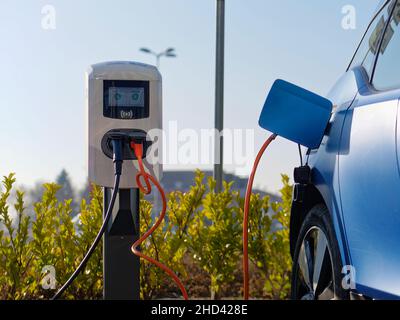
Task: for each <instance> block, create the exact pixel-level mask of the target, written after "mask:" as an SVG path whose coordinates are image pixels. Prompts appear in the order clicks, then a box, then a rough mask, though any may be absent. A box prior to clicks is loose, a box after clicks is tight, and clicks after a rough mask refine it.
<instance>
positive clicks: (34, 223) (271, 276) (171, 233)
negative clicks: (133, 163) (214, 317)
mask: <svg viewBox="0 0 400 320" xmlns="http://www.w3.org/2000/svg"><path fill="white" fill-rule="evenodd" d="M283 183H284V187H283V188H282V190H281V195H282V201H281V202H278V203H270V200H269V199H268V197H265V198H261V197H260V196H259V195H253V196H252V199H251V208H252V210H251V217H250V226H249V227H250V231H251V237H250V242H249V244H250V248H249V249H250V250H249V253H250V259H251V261H252V262H253V269H252V270H254V268H256V269H257V271H256V272H253V275H252V278H253V281H257V282H259V281H262V282H263V283H264V285H263V291H262V292H261V294H259V293H258V292H253V294H255V296H257V297H259V298H287V296H288V293H289V279H290V254H289V240H288V239H289V236H288V223H289V211H290V204H291V186H290V185H289V179H288V178H287V176H283ZM14 184H15V177H14V174H11V175H9V176H7V177H4V178H3V181H2V188H1V190H2V192H1V193H0V299H48V298H50V297H51V296H52V295H53V294H54V293H55V290H56V289H57V288H58V287H59V286H60V285H61V284H62V283H63V282H64V281H66V280H67V278H68V277H69V276H70V274H71V273H72V272H73V271H74V270H75V268H76V267H77V266H78V264H79V263H80V261H81V259H82V258H83V256H84V254H85V253H86V251H87V250H88V248H89V246H90V245H91V242H92V241H93V239H94V238H95V235H96V234H97V232H98V229H99V228H100V225H101V222H102V210H103V208H102V206H103V194H102V189H101V188H100V187H97V186H93V187H92V190H91V195H90V200H88V201H87V202H86V201H85V200H83V201H82V203H81V204H80V213H81V214H80V216H79V221H78V223H77V225H75V224H74V222H73V219H72V216H73V214H72V208H71V200H64V201H62V202H60V201H58V200H57V192H58V191H59V189H60V187H59V186H57V185H56V184H45V185H44V186H43V188H44V193H43V196H42V198H41V199H40V201H38V202H36V203H35V204H34V206H33V209H32V210H33V212H27V211H28V210H27V209H26V208H25V204H24V194H23V193H22V192H21V191H18V190H16V191H15V192H14V191H13V186H14ZM214 186H215V182H214V181H213V180H212V179H208V181H207V184H206V185H205V184H204V174H203V173H201V172H200V171H198V172H197V173H196V177H195V181H194V184H193V186H191V188H190V189H189V191H188V192H186V193H182V192H179V191H175V192H172V193H171V194H169V196H168V211H167V219H166V220H165V221H164V222H163V224H162V225H161V227H160V228H159V229H158V230H157V231H156V232H155V233H154V234H153V236H152V237H150V238H149V239H148V241H146V242H145V243H143V245H142V246H141V248H142V251H143V252H144V253H145V254H147V255H150V256H152V257H154V258H156V259H158V260H160V261H161V262H163V263H165V264H166V265H168V266H169V267H170V268H172V269H173V270H174V271H175V272H177V274H178V275H179V276H180V277H182V278H183V279H186V282H189V283H190V286H191V287H196V286H197V288H198V287H200V286H203V285H204V286H206V288H205V289H206V290H209V292H210V293H211V294H212V297H213V298H219V297H221V292H223V291H221V287H222V285H223V284H224V286H226V284H228V285H231V286H233V287H235V288H236V287H237V288H240V282H241V278H240V276H238V275H240V268H241V264H240V259H241V256H242V241H241V225H242V220H243V209H242V208H243V199H241V198H240V196H239V194H238V192H236V191H232V189H233V188H234V186H233V185H232V184H227V183H225V184H224V190H223V191H222V192H221V193H215V192H214V191H213V190H214ZM14 194H15V196H14ZM11 195H13V196H11ZM11 198H12V199H13V200H11ZM140 201H141V212H140V225H141V232H142V233H144V232H145V231H146V230H148V228H149V227H150V226H151V225H152V224H153V223H154V220H153V219H154V215H153V214H152V211H153V207H152V204H151V203H150V202H148V201H147V200H145V199H143V198H142V199H141V200H140ZM10 202H14V203H13V205H11V204H10ZM270 208H272V211H273V215H272V216H271V215H267V213H268V211H269V209H270ZM155 214H157V213H155ZM30 217H32V218H30ZM274 221H275V222H274ZM276 223H278V224H279V226H280V228H278V229H277V230H274V229H273V228H272V226H273V225H276ZM49 266H50V269H51V268H52V267H53V268H54V271H55V272H56V279H57V283H53V282H52V281H51V280H52V278H51V277H50V276H51V275H52V274H51V270H50V269H48V267H49ZM140 270H141V275H140V276H141V298H142V299H153V298H160V297H166V296H170V297H177V296H179V294H180V293H179V290H178V289H177V288H176V286H175V284H174V283H172V281H171V280H170V279H169V278H168V277H167V276H166V275H165V274H164V273H163V272H162V271H161V270H159V269H158V268H156V267H154V266H152V265H150V264H148V263H147V262H142V263H141V269H140ZM193 270H197V271H193ZM199 270H202V271H201V272H198V271H199ZM49 272H50V273H49ZM190 272H196V274H190ZM203 275H204V276H203ZM257 275H261V277H258V278H257V280H255V279H256V278H255V277H256V276H257ZM194 282H196V283H194ZM52 285H55V288H52ZM102 286H103V281H102V248H101V245H100V246H99V247H98V248H97V249H96V251H95V253H94V254H93V256H92V258H91V259H90V261H89V262H88V264H87V266H86V268H85V272H84V273H83V274H81V275H79V276H78V278H77V279H76V280H75V282H74V283H73V285H72V286H71V287H70V288H69V289H68V290H67V291H66V293H65V294H64V298H67V299H101V297H102ZM44 287H45V288H44ZM203 291H204V290H203ZM236 291H237V293H236V295H235V296H236V297H240V295H241V293H240V292H239V290H236ZM189 294H190V292H189Z"/></svg>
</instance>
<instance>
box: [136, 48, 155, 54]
mask: <svg viewBox="0 0 400 320" xmlns="http://www.w3.org/2000/svg"><path fill="white" fill-rule="evenodd" d="M139 50H140V51H142V52H144V53H152V51H151V50H150V49H147V48H140V49H139Z"/></svg>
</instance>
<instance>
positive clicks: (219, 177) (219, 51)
mask: <svg viewBox="0 0 400 320" xmlns="http://www.w3.org/2000/svg"><path fill="white" fill-rule="evenodd" d="M224 56H225V0H217V36H216V68H215V129H216V130H215V131H216V136H215V149H214V152H215V154H214V179H215V181H216V188H215V189H216V192H221V191H222V181H223V176H224V169H223V137H222V131H223V129H224Z"/></svg>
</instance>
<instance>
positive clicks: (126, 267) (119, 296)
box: [103, 188, 140, 300]
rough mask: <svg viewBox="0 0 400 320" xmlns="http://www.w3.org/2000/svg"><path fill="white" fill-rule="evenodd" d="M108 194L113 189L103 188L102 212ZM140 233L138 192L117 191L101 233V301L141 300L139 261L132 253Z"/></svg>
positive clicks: (133, 190) (108, 197) (130, 190)
mask: <svg viewBox="0 0 400 320" xmlns="http://www.w3.org/2000/svg"><path fill="white" fill-rule="evenodd" d="M111 193H112V189H110V188H104V206H103V210H104V213H105V210H107V207H108V204H109V202H110V199H111ZM139 233H140V230H139V189H120V191H119V193H118V198H117V201H116V203H115V206H114V211H113V216H112V218H111V219H110V223H109V225H108V228H107V230H106V232H105V234H104V242H103V244H104V246H103V283H104V286H103V296H104V299H106V300H139V299H140V262H139V258H138V257H136V256H135V255H134V254H133V253H132V252H131V246H132V244H133V243H134V242H135V241H136V240H137V239H138V238H139Z"/></svg>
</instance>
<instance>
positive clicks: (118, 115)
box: [86, 61, 162, 189]
mask: <svg viewBox="0 0 400 320" xmlns="http://www.w3.org/2000/svg"><path fill="white" fill-rule="evenodd" d="M86 78H87V80H86V84H87V88H86V92H87V102H86V103H87V115H88V146H89V148H88V152H89V154H88V158H89V159H88V161H89V162H88V169H89V181H91V182H94V183H96V184H98V185H100V186H103V187H107V188H111V187H112V186H113V180H114V174H113V163H112V161H111V160H112V156H113V155H112V148H111V144H110V141H111V138H112V137H115V136H118V135H122V136H125V138H126V140H125V143H129V139H143V140H144V141H145V145H144V147H145V150H144V154H145V155H146V153H147V151H149V152H148V155H149V157H151V155H152V154H153V153H152V152H150V151H151V150H148V149H151V147H152V145H151V144H152V142H151V141H147V140H146V136H147V133H148V132H149V131H150V130H152V129H162V80H161V75H160V73H159V72H158V70H157V68H156V67H153V66H150V65H146V64H142V63H136V62H125V61H116V62H105V63H99V64H95V65H93V66H91V67H90V69H89V70H88V72H87V74H86ZM160 147H161V146H160V144H158V145H157V148H158V150H157V156H158V157H159V159H161V154H160V152H161V148H160ZM135 159H136V158H135V155H134V153H133V151H132V150H131V149H130V148H124V160H135ZM154 160H155V159H147V158H144V164H145V165H146V167H147V168H148V169H149V170H150V172H151V174H152V175H153V176H155V177H156V178H157V179H160V178H161V176H162V165H161V163H160V162H161V161H154ZM152 163H157V164H156V165H153V164H152ZM136 174H137V170H135V167H134V166H132V164H131V163H129V162H125V163H124V164H123V174H122V176H121V182H120V188H121V189H129V188H137V187H138V186H137V184H136V180H135V177H136Z"/></svg>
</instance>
